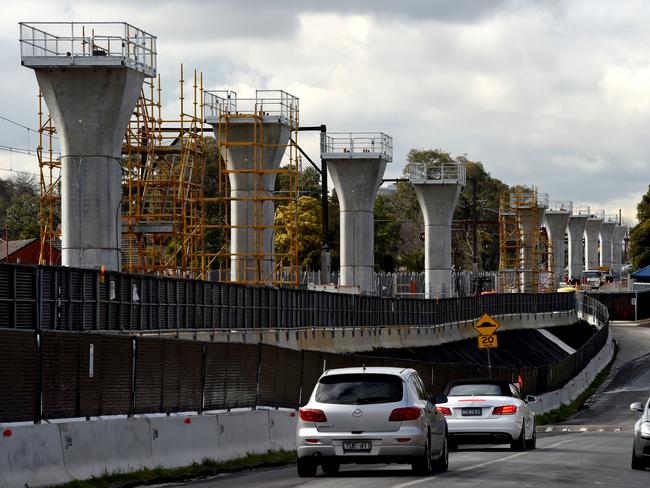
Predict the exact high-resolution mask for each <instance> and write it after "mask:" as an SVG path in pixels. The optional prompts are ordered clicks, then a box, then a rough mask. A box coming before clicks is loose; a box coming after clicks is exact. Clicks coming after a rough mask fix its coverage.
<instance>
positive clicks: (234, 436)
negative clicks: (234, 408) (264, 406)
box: [217, 410, 271, 461]
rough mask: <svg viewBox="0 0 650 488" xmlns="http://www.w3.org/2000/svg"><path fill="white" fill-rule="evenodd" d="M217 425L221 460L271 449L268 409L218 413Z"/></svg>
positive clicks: (261, 452)
mask: <svg viewBox="0 0 650 488" xmlns="http://www.w3.org/2000/svg"><path fill="white" fill-rule="evenodd" d="M217 427H218V430H219V451H220V453H221V460H224V461H225V460H228V459H236V458H239V457H244V456H246V455H247V454H263V453H265V452H267V451H269V450H270V449H271V440H270V422H269V412H268V410H252V411H249V412H231V413H224V414H218V415H217Z"/></svg>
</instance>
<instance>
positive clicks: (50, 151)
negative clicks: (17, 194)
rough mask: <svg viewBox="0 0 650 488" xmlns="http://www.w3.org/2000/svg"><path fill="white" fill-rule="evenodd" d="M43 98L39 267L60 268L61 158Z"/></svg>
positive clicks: (40, 108)
mask: <svg viewBox="0 0 650 488" xmlns="http://www.w3.org/2000/svg"><path fill="white" fill-rule="evenodd" d="M44 110H45V101H44V100H43V94H42V93H41V92H40V91H39V93H38V148H37V151H36V152H37V154H38V166H39V169H40V178H39V187H40V198H39V223H40V229H41V230H40V243H41V246H40V253H39V259H38V262H39V264H49V265H55V264H61V263H60V262H59V260H58V259H56V255H57V254H58V252H54V251H55V249H56V250H57V251H58V250H59V249H60V248H61V226H60V225H59V222H60V214H61V192H60V186H61V158H60V157H59V158H56V157H55V155H56V152H55V150H54V149H55V143H54V139H55V136H54V134H55V133H56V128H55V127H54V125H53V124H52V117H51V115H50V114H46V113H45V112H44Z"/></svg>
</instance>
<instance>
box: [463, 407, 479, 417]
mask: <svg viewBox="0 0 650 488" xmlns="http://www.w3.org/2000/svg"><path fill="white" fill-rule="evenodd" d="M461 413H462V415H463V417H478V416H480V415H483V409H482V408H463V409H462V410H461Z"/></svg>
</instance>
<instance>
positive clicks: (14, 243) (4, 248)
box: [0, 237, 38, 260]
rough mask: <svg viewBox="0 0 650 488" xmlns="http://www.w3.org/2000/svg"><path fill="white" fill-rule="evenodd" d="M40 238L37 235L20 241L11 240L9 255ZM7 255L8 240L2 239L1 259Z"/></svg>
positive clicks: (0, 241)
mask: <svg viewBox="0 0 650 488" xmlns="http://www.w3.org/2000/svg"><path fill="white" fill-rule="evenodd" d="M36 240H38V238H37V237H34V238H32V239H22V240H19V241H9V246H8V247H9V256H11V255H12V254H14V253H15V252H18V251H20V250H21V249H22V248H23V247H25V246H27V245H29V244H31V243H32V242H34V241H36ZM6 257H7V241H3V240H2V239H0V260H3V259H5V258H6Z"/></svg>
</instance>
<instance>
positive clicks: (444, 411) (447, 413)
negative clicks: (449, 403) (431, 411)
mask: <svg viewBox="0 0 650 488" xmlns="http://www.w3.org/2000/svg"><path fill="white" fill-rule="evenodd" d="M436 410H438V412H440V413H441V414H443V415H444V416H445V417H450V416H451V408H447V407H436Z"/></svg>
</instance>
